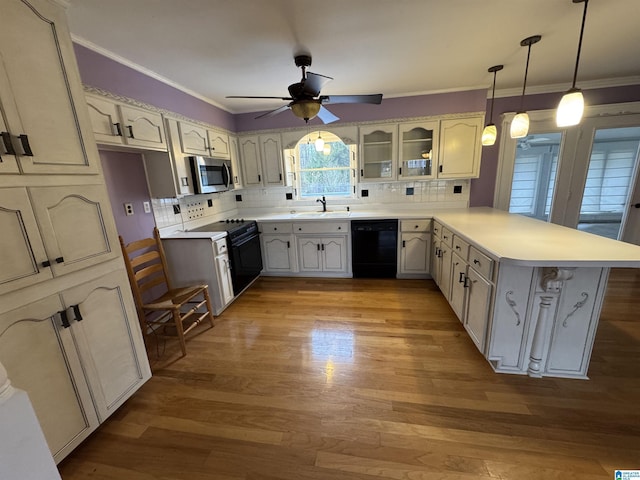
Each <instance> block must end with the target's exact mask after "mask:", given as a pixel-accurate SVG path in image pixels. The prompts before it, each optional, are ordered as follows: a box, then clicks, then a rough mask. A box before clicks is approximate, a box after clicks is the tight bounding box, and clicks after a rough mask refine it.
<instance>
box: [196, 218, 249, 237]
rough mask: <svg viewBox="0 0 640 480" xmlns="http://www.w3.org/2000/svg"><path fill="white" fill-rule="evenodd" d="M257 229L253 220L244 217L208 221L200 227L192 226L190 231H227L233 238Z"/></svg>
mask: <svg viewBox="0 0 640 480" xmlns="http://www.w3.org/2000/svg"><path fill="white" fill-rule="evenodd" d="M257 230H258V225H257V223H256V221H255V220H245V219H244V218H227V219H225V220H220V221H218V222H216V223H210V224H209V225H203V226H202V227H198V228H194V229H192V230H191V231H192V232H227V233H228V234H229V237H231V238H234V237H237V236H239V235H243V234H245V233H247V232H249V231H251V232H254V231H257Z"/></svg>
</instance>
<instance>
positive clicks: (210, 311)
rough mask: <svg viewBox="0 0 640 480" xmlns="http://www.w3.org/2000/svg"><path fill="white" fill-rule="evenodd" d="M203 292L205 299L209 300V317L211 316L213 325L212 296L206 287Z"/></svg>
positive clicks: (210, 319)
mask: <svg viewBox="0 0 640 480" xmlns="http://www.w3.org/2000/svg"><path fill="white" fill-rule="evenodd" d="M202 293H204V300H205V301H206V302H207V311H208V312H209V315H207V317H208V318H209V323H210V324H211V326H212V327H213V305H212V304H211V297H209V289H208V288H205V289H204V290H203V291H202Z"/></svg>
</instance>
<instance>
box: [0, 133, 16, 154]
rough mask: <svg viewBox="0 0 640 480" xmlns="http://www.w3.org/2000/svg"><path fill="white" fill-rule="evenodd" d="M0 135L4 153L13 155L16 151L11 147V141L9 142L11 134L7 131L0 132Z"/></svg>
mask: <svg viewBox="0 0 640 480" xmlns="http://www.w3.org/2000/svg"><path fill="white" fill-rule="evenodd" d="M0 137H2V144H3V145H4V153H7V154H9V155H15V154H16V151H15V150H14V148H13V143H12V142H11V134H10V133H9V132H2V133H0Z"/></svg>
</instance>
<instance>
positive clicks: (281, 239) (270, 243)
mask: <svg viewBox="0 0 640 480" xmlns="http://www.w3.org/2000/svg"><path fill="white" fill-rule="evenodd" d="M260 232H261V233H262V235H261V242H262V260H263V264H264V273H265V274H267V275H274V274H291V273H292V272H295V271H297V259H296V248H295V245H296V242H295V238H294V236H293V234H292V232H293V225H292V224H291V223H290V222H282V223H276V222H266V223H260Z"/></svg>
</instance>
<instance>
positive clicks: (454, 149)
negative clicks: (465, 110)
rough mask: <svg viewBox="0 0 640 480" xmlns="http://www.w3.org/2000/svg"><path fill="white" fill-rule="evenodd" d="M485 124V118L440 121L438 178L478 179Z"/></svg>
mask: <svg viewBox="0 0 640 480" xmlns="http://www.w3.org/2000/svg"><path fill="white" fill-rule="evenodd" d="M483 123H484V116H483V115H475V116H469V117H464V118H454V119H447V120H441V121H440V140H439V148H438V160H439V167H438V178H477V177H478V176H479V174H480V154H481V150H482V144H481V142H480V138H481V136H482V125H483Z"/></svg>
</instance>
